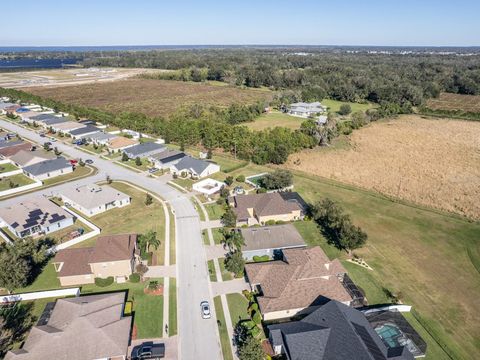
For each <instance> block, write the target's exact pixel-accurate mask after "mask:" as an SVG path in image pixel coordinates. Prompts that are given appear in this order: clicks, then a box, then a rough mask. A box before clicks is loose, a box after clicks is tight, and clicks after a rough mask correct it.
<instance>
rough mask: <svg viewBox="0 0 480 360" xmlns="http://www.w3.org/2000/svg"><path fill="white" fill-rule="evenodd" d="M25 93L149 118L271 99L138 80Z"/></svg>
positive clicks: (258, 93) (253, 93)
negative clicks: (200, 106) (194, 107)
mask: <svg viewBox="0 0 480 360" xmlns="http://www.w3.org/2000/svg"><path fill="white" fill-rule="evenodd" d="M24 90H25V91H27V92H30V93H33V94H35V95H39V96H42V97H46V98H51V99H55V100H58V101H61V102H64V103H68V104H75V105H82V106H89V107H94V108H99V109H101V110H106V111H110V112H113V113H117V114H118V113H121V112H125V111H129V112H141V113H143V114H145V115H148V116H168V115H170V114H171V113H172V112H174V111H175V110H177V109H178V108H180V107H181V106H188V105H193V104H203V105H217V106H228V105H230V104H233V103H244V104H253V103H255V102H256V101H258V100H262V99H265V98H267V97H269V96H271V93H270V92H269V91H263V90H253V89H239V88H235V87H231V86H218V85H208V84H201V83H190V82H182V81H168V80H149V79H138V78H131V79H126V80H120V81H115V82H105V83H97V84H88V85H79V86H62V87H49V88H46V87H31V88H26V89H24Z"/></svg>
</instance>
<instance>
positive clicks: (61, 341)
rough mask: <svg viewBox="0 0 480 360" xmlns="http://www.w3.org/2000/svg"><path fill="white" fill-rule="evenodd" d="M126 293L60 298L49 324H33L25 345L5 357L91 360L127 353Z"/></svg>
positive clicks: (130, 321) (128, 318)
mask: <svg viewBox="0 0 480 360" xmlns="http://www.w3.org/2000/svg"><path fill="white" fill-rule="evenodd" d="M124 304H125V293H124V292H117V293H110V294H100V295H89V296H80V297H75V298H66V299H58V300H57V301H56V304H55V307H54V308H53V310H52V313H51V315H50V318H49V320H48V322H47V324H46V325H40V326H39V325H37V326H34V327H33V328H32V330H31V331H30V334H29V335H28V337H27V339H26V341H25V343H24V345H23V347H22V348H21V349H19V350H14V351H9V352H8V353H7V355H6V357H5V359H8V360H11V359H21V360H24V359H25V360H30V359H32V360H33V359H58V360H67V359H68V360H91V359H101V358H102V359H103V358H113V357H117V356H126V354H127V348H128V344H129V340H130V329H131V324H132V318H131V317H124V316H123V309H124Z"/></svg>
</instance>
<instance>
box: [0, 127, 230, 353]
mask: <svg viewBox="0 0 480 360" xmlns="http://www.w3.org/2000/svg"><path fill="white" fill-rule="evenodd" d="M0 126H1V127H3V128H4V129H7V130H8V131H12V132H17V133H19V134H20V135H21V136H22V137H24V138H28V139H31V140H33V141H35V142H38V143H40V144H42V143H43V142H44V138H41V137H40V136H39V135H38V134H36V133H35V132H33V131H31V130H27V129H24V128H22V127H19V126H17V125H15V124H12V123H9V122H6V121H4V120H0ZM55 146H57V147H58V149H59V150H60V151H62V152H63V153H65V154H66V155H69V156H71V157H74V158H83V159H87V158H91V159H95V163H94V166H96V167H97V168H98V169H99V172H98V174H97V175H95V176H93V177H89V178H85V179H81V180H78V181H73V182H70V183H67V184H62V185H59V186H56V187H52V188H49V189H44V190H40V191H38V192H36V193H35V194H45V195H51V194H52V193H53V194H55V193H56V192H58V191H61V190H62V189H64V188H67V187H68V188H71V187H72V186H78V185H83V184H88V183H92V182H95V181H99V180H105V179H106V176H107V175H109V176H110V177H111V178H112V179H114V180H123V181H130V182H132V183H133V184H135V185H137V186H140V187H143V188H144V189H147V190H148V191H151V192H152V193H155V194H157V195H159V196H161V197H162V198H163V199H165V200H166V201H168V202H169V203H170V205H171V207H172V210H173V212H174V213H175V221H176V232H175V234H176V246H177V286H178V331H179V337H178V341H179V358H181V359H197V360H203V359H205V360H215V359H221V358H222V355H221V350H220V343H219V336H218V328H217V324H216V318H215V316H213V317H212V318H211V319H209V320H203V319H202V318H201V316H200V302H201V301H203V300H208V301H209V302H210V304H211V308H212V312H213V315H215V314H214V312H215V308H214V306H213V299H212V294H211V290H210V287H209V282H208V271H207V267H206V261H207V260H206V254H205V250H204V248H203V245H202V239H201V229H200V220H199V217H198V214H197V212H196V211H195V208H194V206H193V204H192V203H191V201H190V200H189V199H188V198H187V197H186V196H185V195H184V194H183V193H181V192H179V191H178V190H175V189H173V188H172V187H170V186H168V185H166V184H165V182H164V181H161V180H159V179H154V178H150V177H148V176H147V175H145V174H143V173H136V172H133V171H130V170H128V169H125V168H123V167H121V166H119V165H116V164H114V163H112V162H111V161H107V160H103V159H100V158H99V157H98V156H95V155H88V154H86V153H84V152H82V151H80V150H78V149H76V148H74V147H73V146H71V145H65V144H62V143H60V142H56V143H55ZM31 196H32V193H30V194H27V195H22V196H19V197H16V198H13V199H8V200H5V201H2V202H1V203H0V206H5V205H6V204H12V203H15V202H17V201H19V199H22V198H24V199H25V198H28V197H31Z"/></svg>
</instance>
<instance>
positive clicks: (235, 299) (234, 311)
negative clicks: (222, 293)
mask: <svg viewBox="0 0 480 360" xmlns="http://www.w3.org/2000/svg"><path fill="white" fill-rule="evenodd" d="M226 296H227V303H228V309H229V310H230V317H231V319H232V325H233V327H235V325H236V324H237V323H238V322H239V321H241V320H249V319H250V316H249V315H248V312H247V309H248V300H247V299H246V298H245V296H243V295H242V294H227V295H226Z"/></svg>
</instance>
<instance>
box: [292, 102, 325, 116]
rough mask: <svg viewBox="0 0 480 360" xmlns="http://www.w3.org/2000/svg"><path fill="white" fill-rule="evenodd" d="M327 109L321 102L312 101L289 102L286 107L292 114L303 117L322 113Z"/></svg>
mask: <svg viewBox="0 0 480 360" xmlns="http://www.w3.org/2000/svg"><path fill="white" fill-rule="evenodd" d="M326 111H327V108H326V107H325V106H323V105H322V104H321V103H319V102H318V101H317V102H312V103H304V102H298V103H293V104H290V107H289V109H288V113H289V114H290V115H292V116H298V117H303V118H308V117H309V116H314V115H316V114H318V113H324V112H326Z"/></svg>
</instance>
